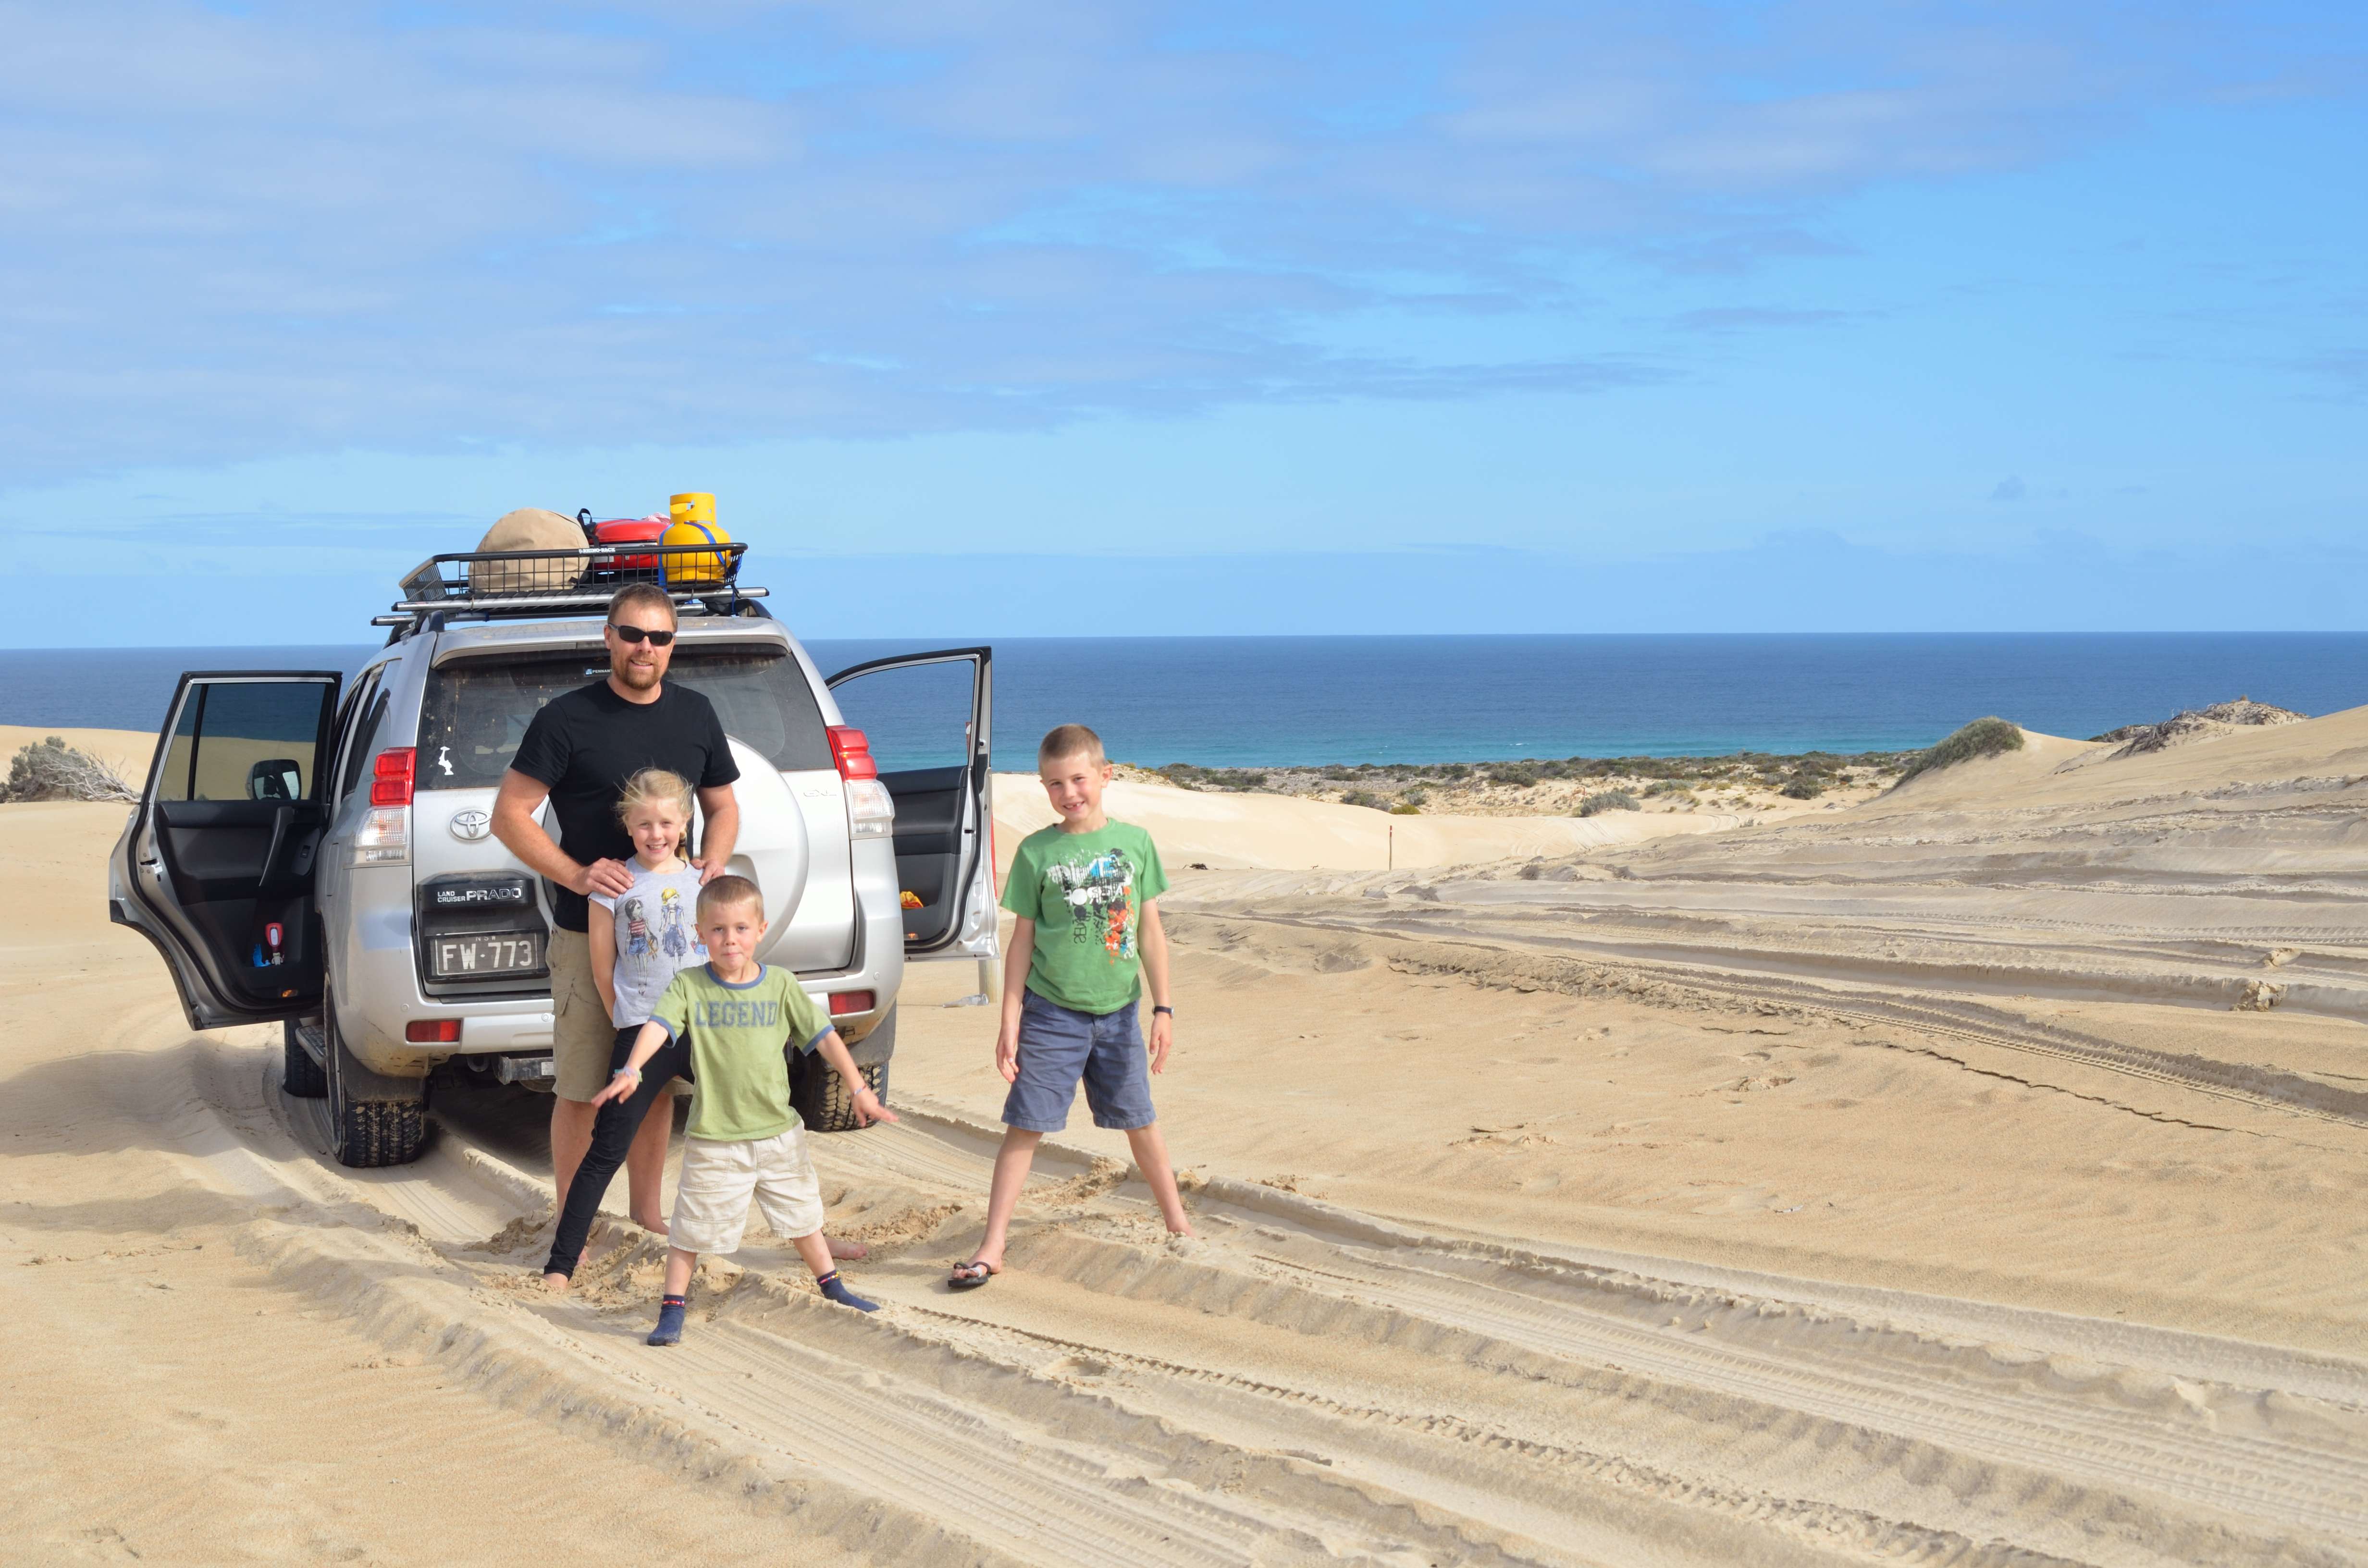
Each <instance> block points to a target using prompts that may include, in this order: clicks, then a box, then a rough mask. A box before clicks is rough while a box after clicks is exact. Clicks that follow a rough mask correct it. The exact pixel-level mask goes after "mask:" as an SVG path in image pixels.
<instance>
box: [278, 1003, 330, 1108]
mask: <svg viewBox="0 0 2368 1568" xmlns="http://www.w3.org/2000/svg"><path fill="white" fill-rule="evenodd" d="M279 1031H280V1037H279V1048H280V1051H282V1052H283V1053H284V1055H285V1057H286V1060H285V1061H283V1062H281V1063H280V1066H279V1089H280V1092H281V1093H282V1094H285V1095H289V1096H293V1097H294V1098H297V1099H300V1100H317V1099H319V1098H321V1097H322V1096H324V1095H326V1094H327V1093H328V1092H329V1075H328V1074H327V1073H325V1072H324V1071H323V1070H322V1068H321V1064H320V1063H319V1062H315V1061H313V1053H312V1052H311V1051H307V1050H305V1049H304V1042H303V1041H302V1040H300V1039H298V1038H297V1035H296V1020H295V1019H293V1018H290V1019H289V1020H288V1021H287V1022H285V1023H283V1024H281V1025H280V1026H279Z"/></svg>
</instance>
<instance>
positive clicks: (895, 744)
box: [827, 648, 996, 959]
mask: <svg viewBox="0 0 2368 1568" xmlns="http://www.w3.org/2000/svg"><path fill="white" fill-rule="evenodd" d="M994 661H995V651H994V650H993V649H991V648H948V649H943V650H940V651H939V652H937V653H900V654H897V655H895V656H894V657H893V658H886V659H872V660H871V661H869V662H867V663H864V664H860V665H855V666H853V667H852V668H849V669H844V670H841V671H839V672H838V673H837V675H835V676H831V677H830V680H829V682H828V683H827V684H828V685H829V687H830V688H831V691H832V693H833V694H834V695H835V696H836V697H837V699H838V704H839V710H840V711H841V712H842V713H844V714H845V715H846V717H847V722H848V723H850V724H853V725H855V726H856V727H857V728H859V729H860V730H861V731H862V732H863V733H864V736H865V738H866V739H868V740H869V741H870V742H871V756H872V757H873V759H874V761H875V762H876V763H877V764H878V766H879V768H880V782H881V783H882V784H884V785H886V786H887V789H888V794H889V797H890V798H891V799H892V800H894V801H895V802H896V881H897V886H898V887H899V888H901V889H902V890H903V893H904V905H905V956H907V957H908V958H916V959H924V958H942V959H966V958H982V959H991V958H993V957H995V956H996V941H995V855H994V848H993V836H992V828H993V823H994V817H993V804H992V802H991V801H990V799H989V796H988V793H987V791H988V790H989V789H990V788H991V785H990V782H989V777H988V773H987V767H988V762H987V742H988V734H989V725H990V721H991V720H992V717H993V709H994V693H995V676H994Z"/></svg>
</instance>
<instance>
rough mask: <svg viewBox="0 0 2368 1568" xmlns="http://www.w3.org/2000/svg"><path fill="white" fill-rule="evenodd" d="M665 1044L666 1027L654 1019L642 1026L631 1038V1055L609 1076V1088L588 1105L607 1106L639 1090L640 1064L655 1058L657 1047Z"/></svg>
mask: <svg viewBox="0 0 2368 1568" xmlns="http://www.w3.org/2000/svg"><path fill="white" fill-rule="evenodd" d="M665 1043H666V1026H665V1025H664V1024H661V1023H659V1022H657V1021H656V1020H655V1019H653V1020H651V1021H650V1022H648V1023H646V1024H643V1026H642V1032H641V1033H640V1034H638V1035H635V1036H634V1037H633V1051H632V1055H630V1056H628V1057H626V1058H625V1064H624V1065H623V1066H622V1067H620V1068H618V1069H617V1070H616V1072H614V1073H612V1074H609V1086H608V1087H607V1088H605V1089H602V1090H601V1091H600V1092H599V1093H598V1094H597V1095H594V1096H592V1098H591V1100H590V1101H589V1102H588V1103H590V1104H592V1105H607V1104H608V1103H609V1101H610V1100H621V1099H623V1098H624V1097H625V1096H628V1095H630V1094H632V1092H633V1091H634V1090H635V1089H638V1088H640V1087H641V1086H642V1063H643V1062H647V1061H648V1060H649V1059H650V1058H651V1057H653V1056H655V1055H656V1054H657V1053H658V1047H660V1046H662V1045H664V1044H665Z"/></svg>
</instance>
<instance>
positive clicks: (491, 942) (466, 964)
mask: <svg viewBox="0 0 2368 1568" xmlns="http://www.w3.org/2000/svg"><path fill="white" fill-rule="evenodd" d="M427 961H428V967H429V968H430V969H432V970H434V971H435V972H436V978H438V980H453V979H461V978H465V977H466V976H469V975H475V974H524V973H529V972H531V971H535V970H538V969H541V967H542V938H541V937H537V936H535V935H534V934H533V933H531V932H520V933H516V934H506V935H502V936H495V937H436V938H435V941H434V945H433V948H432V949H431V950H430V952H429V954H428V960H427Z"/></svg>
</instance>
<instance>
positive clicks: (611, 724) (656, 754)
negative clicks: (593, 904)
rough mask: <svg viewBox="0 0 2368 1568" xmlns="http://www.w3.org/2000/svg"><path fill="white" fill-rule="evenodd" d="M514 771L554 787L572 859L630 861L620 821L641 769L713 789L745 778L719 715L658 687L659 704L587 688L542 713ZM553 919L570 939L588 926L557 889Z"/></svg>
mask: <svg viewBox="0 0 2368 1568" xmlns="http://www.w3.org/2000/svg"><path fill="white" fill-rule="evenodd" d="M510 766H511V767H515V768H517V769H518V771H519V772H520V773H523V774H525V775H526V776H527V777H528V778H532V779H534V780H536V781H538V782H539V783H543V784H548V785H550V786H551V814H552V816H553V817H554V818H556V819H557V820H558V824H559V842H560V846H561V847H562V848H564V849H565V850H566V851H567V855H568V858H570V859H572V860H575V861H578V862H580V863H581V864H583V865H586V866H588V865H590V864H591V863H592V862H593V861H595V860H630V859H632V858H633V840H632V835H629V834H628V833H626V831H625V824H622V823H620V822H619V821H618V820H617V800H618V797H620V795H622V794H623V793H624V790H625V780H626V779H628V778H632V776H633V775H634V774H636V773H639V772H640V771H641V770H642V769H643V768H644V767H663V768H665V769H666V771H667V772H669V773H679V774H681V775H682V776H683V777H684V778H688V779H689V780H690V787H691V788H692V789H694V790H712V789H713V788H715V787H716V786H718V785H722V784H729V783H731V782H732V781H733V780H734V778H739V777H740V766H739V764H737V763H735V762H734V761H733V760H732V748H731V746H730V745H729V744H727V743H726V742H725V741H724V738H723V723H722V722H720V721H718V720H717V718H716V717H715V707H714V705H713V704H712V703H711V702H709V701H708V700H707V699H706V698H704V697H702V696H700V694H699V693H698V692H696V691H693V690H692V689H691V688H690V687H687V686H676V685H673V684H671V683H669V684H667V685H665V686H662V687H659V688H658V699H657V700H656V701H655V702H628V701H626V700H625V699H623V698H621V697H620V696H618V695H617V692H616V688H614V687H611V686H610V685H609V683H608V682H607V681H605V680H604V681H601V682H600V683H599V684H598V685H596V686H587V687H580V688H578V689H576V690H575V691H571V692H568V693H567V694H565V695H564V696H562V697H554V698H552V699H551V700H550V701H549V702H546V703H544V704H543V705H542V711H541V712H540V713H537V714H536V715H535V716H534V722H532V723H530V724H529V725H528V726H527V727H526V737H525V738H524V739H523V740H521V741H519V742H518V756H516V757H514V758H512V759H511V761H510ZM552 894H553V896H552V917H553V918H554V919H556V920H557V921H558V922H559V924H560V926H562V927H563V928H564V929H566V930H569V931H581V930H583V929H585V927H586V924H587V923H588V921H589V918H590V917H589V915H587V913H586V899H585V897H584V895H583V894H582V893H580V892H569V891H568V890H567V889H565V888H562V887H554V888H553V889H552Z"/></svg>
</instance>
